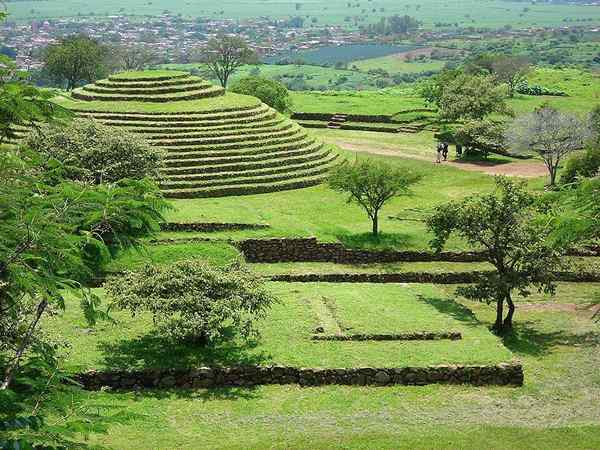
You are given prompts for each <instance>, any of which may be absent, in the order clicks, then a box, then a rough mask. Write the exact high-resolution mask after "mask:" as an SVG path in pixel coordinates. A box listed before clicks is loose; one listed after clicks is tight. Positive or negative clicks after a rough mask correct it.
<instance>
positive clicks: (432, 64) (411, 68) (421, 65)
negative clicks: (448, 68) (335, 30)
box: [352, 55, 444, 74]
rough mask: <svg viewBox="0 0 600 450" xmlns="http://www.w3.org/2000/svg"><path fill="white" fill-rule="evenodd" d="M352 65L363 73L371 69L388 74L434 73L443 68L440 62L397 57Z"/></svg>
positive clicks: (371, 59) (385, 57)
mask: <svg viewBox="0 0 600 450" xmlns="http://www.w3.org/2000/svg"><path fill="white" fill-rule="evenodd" d="M352 65H355V66H356V67H358V68H359V69H360V70H362V71H365V72H366V71H368V70H371V69H383V70H385V71H386V72H388V73H390V74H395V73H418V72H427V71H436V70H441V69H442V68H443V67H444V63H443V62H442V61H405V60H404V58H402V57H399V56H398V55H389V56H382V57H380V58H370V59H363V60H361V61H356V62H353V63H352Z"/></svg>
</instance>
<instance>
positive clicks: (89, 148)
mask: <svg viewBox="0 0 600 450" xmlns="http://www.w3.org/2000/svg"><path fill="white" fill-rule="evenodd" d="M26 144H27V146H29V147H30V148H31V149H33V150H36V151H38V152H40V153H42V154H44V155H47V156H48V158H52V159H56V160H58V161H61V162H62V163H63V164H64V165H65V167H66V170H67V173H68V177H69V178H70V179H73V180H78V181H84V182H88V183H93V184H100V183H111V182H116V181H118V180H122V179H124V178H131V179H136V180H139V179H142V178H157V177H158V176H159V172H158V169H159V167H160V165H161V162H162V157H163V153H162V151H161V150H159V149H157V148H156V147H151V146H150V145H148V144H147V143H146V142H145V141H144V140H142V139H141V138H139V137H137V136H136V135H134V134H133V133H127V132H124V131H119V132H118V133H115V130H114V128H111V127H107V126H105V125H102V124H100V123H98V122H96V121H94V120H80V119H78V120H73V121H72V122H71V123H69V124H68V125H66V126H52V125H42V126H40V127H39V128H38V129H37V130H36V131H35V132H33V133H31V134H30V135H29V136H28V138H27V141H26Z"/></svg>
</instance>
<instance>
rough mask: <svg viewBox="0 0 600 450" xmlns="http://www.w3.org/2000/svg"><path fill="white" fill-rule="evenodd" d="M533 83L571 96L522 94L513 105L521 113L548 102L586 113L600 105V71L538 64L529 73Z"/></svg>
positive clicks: (530, 82)
mask: <svg viewBox="0 0 600 450" xmlns="http://www.w3.org/2000/svg"><path fill="white" fill-rule="evenodd" d="M529 84H531V85H533V84H539V85H541V86H544V87H546V88H549V89H556V90H561V91H564V92H566V93H567V94H568V97H549V96H539V97H536V96H527V95H519V94H517V96H516V97H515V98H514V99H513V100H511V101H510V102H509V103H510V106H511V107H512V108H513V109H514V110H515V112H516V113H518V114H523V113H526V112H531V111H533V110H534V109H535V108H538V107H540V106H542V105H543V104H548V105H550V106H553V107H555V108H557V109H560V110H564V111H570V112H575V113H579V114H584V113H587V112H589V111H591V110H592V108H594V107H595V106H597V105H600V75H598V74H595V73H593V72H589V71H582V70H579V69H549V68H537V69H536V70H535V71H534V72H533V73H532V74H531V75H530V76H529Z"/></svg>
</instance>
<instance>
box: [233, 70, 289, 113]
mask: <svg viewBox="0 0 600 450" xmlns="http://www.w3.org/2000/svg"><path fill="white" fill-rule="evenodd" d="M229 90H230V91H231V92H235V93H237V94H245V95H253V96H254V97H258V98H259V99H260V100H261V101H262V102H263V103H266V104H267V105H269V106H270V107H271V108H275V109H276V110H277V111H279V112H286V111H289V110H290V109H291V106H292V101H291V98H290V96H289V93H288V90H287V88H286V87H285V85H283V84H282V83H280V82H279V81H275V80H269V79H267V78H263V77H246V78H242V79H241V80H238V81H237V82H236V83H234V84H233V86H231V88H230V89H229Z"/></svg>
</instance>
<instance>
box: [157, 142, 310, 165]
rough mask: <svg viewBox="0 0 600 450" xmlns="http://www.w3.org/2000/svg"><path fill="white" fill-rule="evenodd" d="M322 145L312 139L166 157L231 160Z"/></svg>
mask: <svg viewBox="0 0 600 450" xmlns="http://www.w3.org/2000/svg"><path fill="white" fill-rule="evenodd" d="M318 145H322V144H321V143H319V142H316V141H315V140H314V139H312V138H310V137H308V136H307V137H306V139H302V140H298V141H296V142H290V143H287V144H283V145H281V144H274V145H266V146H260V147H253V148H244V147H242V148H237V149H233V150H216V149H214V148H212V147H208V148H205V149H203V150H201V151H188V152H168V153H167V155H166V159H167V160H189V159H193V160H195V159H203V158H230V157H235V156H247V155H267V154H269V153H281V152H285V151H292V150H299V149H308V148H312V147H313V146H318Z"/></svg>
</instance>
